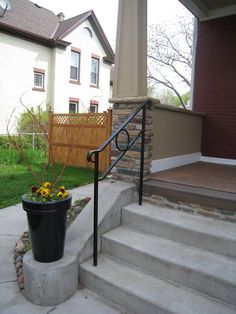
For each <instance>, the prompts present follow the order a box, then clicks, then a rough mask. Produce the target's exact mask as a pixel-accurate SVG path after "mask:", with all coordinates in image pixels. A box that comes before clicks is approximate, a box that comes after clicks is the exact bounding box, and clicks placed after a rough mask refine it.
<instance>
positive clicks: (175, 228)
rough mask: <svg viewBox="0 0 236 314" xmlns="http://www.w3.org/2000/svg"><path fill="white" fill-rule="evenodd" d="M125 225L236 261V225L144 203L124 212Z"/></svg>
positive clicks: (134, 205) (130, 207)
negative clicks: (235, 259)
mask: <svg viewBox="0 0 236 314" xmlns="http://www.w3.org/2000/svg"><path fill="white" fill-rule="evenodd" d="M122 224H124V225H127V226H130V227H132V228H135V229H139V230H142V231H144V232H148V233H151V234H154V235H157V236H160V237H162V238H166V239H169V240H174V241H178V242H180V243H183V244H186V245H190V246H194V247H198V248H200V249H204V250H207V251H210V252H213V253H216V254H221V255H225V256H228V257H232V258H236V228H235V224H232V223H229V222H225V221H219V220H215V219H212V218H206V217H203V216H197V215H193V214H188V213H184V212H180V211H175V210H172V209H167V208H161V207H158V206H154V205H151V204H149V203H143V206H138V205H137V204H130V205H128V206H126V207H124V209H123V211H122Z"/></svg>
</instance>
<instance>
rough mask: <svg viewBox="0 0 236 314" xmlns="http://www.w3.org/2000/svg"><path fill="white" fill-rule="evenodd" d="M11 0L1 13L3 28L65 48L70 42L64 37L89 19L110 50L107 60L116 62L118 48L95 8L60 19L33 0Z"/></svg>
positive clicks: (8, 31) (18, 34)
mask: <svg viewBox="0 0 236 314" xmlns="http://www.w3.org/2000/svg"><path fill="white" fill-rule="evenodd" d="M9 1H10V4H11V9H10V10H7V11H6V12H5V14H4V15H3V16H2V17H0V31H1V30H2V31H5V32H7V33H13V34H14V35H17V36H21V37H24V38H28V39H30V40H33V41H36V42H39V43H41V44H45V45H48V46H51V47H54V46H57V47H59V48H65V47H66V46H68V45H70V43H69V42H67V41H64V40H63V38H64V37H65V36H66V35H67V34H69V33H70V32H71V31H73V30H74V29H75V28H76V27H78V26H79V25H80V24H81V23H82V22H84V21H85V20H86V19H88V20H89V22H90V23H91V25H92V27H93V28H94V31H95V33H96V36H97V37H98V39H99V40H100V43H101V45H102V47H103V49H104V51H105V53H106V57H105V58H104V61H105V62H108V63H114V52H113V50H112V48H111V46H110V44H109V42H108V40H107V38H106V35H105V33H104V32H103V29H102V27H101V25H100V23H99V22H98V19H97V18H96V16H95V14H94V12H93V11H92V10H91V11H87V12H85V13H82V14H80V15H77V16H74V17H72V18H70V19H67V20H64V21H62V22H60V21H59V18H58V16H57V15H55V14H54V13H53V12H52V11H50V10H47V9H45V8H43V7H41V6H39V5H37V4H35V3H33V2H30V1H29V0H9ZM0 10H1V9H0ZM1 13H2V12H0V15H1Z"/></svg>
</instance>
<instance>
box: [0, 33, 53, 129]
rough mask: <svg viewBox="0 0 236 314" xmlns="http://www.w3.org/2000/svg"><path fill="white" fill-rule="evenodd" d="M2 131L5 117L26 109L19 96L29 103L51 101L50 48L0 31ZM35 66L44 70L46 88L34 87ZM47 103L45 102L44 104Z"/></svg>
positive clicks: (0, 127)
mask: <svg viewBox="0 0 236 314" xmlns="http://www.w3.org/2000/svg"><path fill="white" fill-rule="evenodd" d="M0 56H1V57H0V108H1V123H0V133H3V134H4V133H6V121H7V120H9V117H10V115H11V113H12V111H13V110H14V108H15V109H16V110H15V113H16V115H15V116H14V118H13V119H12V122H13V121H14V120H15V119H16V118H17V117H18V115H19V113H20V112H22V111H24V108H23V107H22V105H21V104H20V98H21V97H22V101H23V103H24V105H26V106H27V107H33V106H38V105H39V104H41V103H42V102H44V101H45V103H46V102H47V103H50V102H51V100H50V97H49V95H50V93H48V94H47V91H49V90H50V86H49V82H50V79H49V78H50V75H51V73H50V71H51V69H50V63H51V49H50V48H47V47H43V46H40V45H37V44H34V43H31V42H28V41H26V40H22V39H18V38H16V37H13V36H9V35H5V34H2V33H1V34H0ZM33 68H40V69H43V70H45V92H38V91H33V90H32V88H33V84H34V71H33ZM45 103H44V104H45Z"/></svg>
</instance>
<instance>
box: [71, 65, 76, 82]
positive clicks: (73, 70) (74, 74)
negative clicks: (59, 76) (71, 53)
mask: <svg viewBox="0 0 236 314" xmlns="http://www.w3.org/2000/svg"><path fill="white" fill-rule="evenodd" d="M70 78H71V79H72V80H78V69H77V68H75V67H72V66H71V67H70Z"/></svg>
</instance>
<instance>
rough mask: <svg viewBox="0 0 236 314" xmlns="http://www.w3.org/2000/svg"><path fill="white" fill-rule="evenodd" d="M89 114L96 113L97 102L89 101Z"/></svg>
mask: <svg viewBox="0 0 236 314" xmlns="http://www.w3.org/2000/svg"><path fill="white" fill-rule="evenodd" d="M90 112H91V113H96V112H98V102H97V101H94V100H91V101H90Z"/></svg>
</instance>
